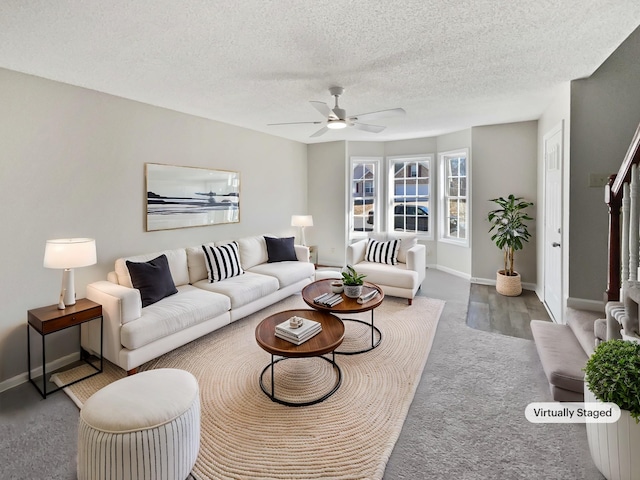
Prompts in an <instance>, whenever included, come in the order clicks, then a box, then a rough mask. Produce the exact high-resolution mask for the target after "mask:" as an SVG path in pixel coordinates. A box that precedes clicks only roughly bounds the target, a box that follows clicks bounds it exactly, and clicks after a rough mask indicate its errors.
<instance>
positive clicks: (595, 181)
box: [589, 173, 610, 188]
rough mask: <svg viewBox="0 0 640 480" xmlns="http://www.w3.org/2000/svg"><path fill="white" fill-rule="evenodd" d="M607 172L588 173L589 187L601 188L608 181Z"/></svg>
mask: <svg viewBox="0 0 640 480" xmlns="http://www.w3.org/2000/svg"><path fill="white" fill-rule="evenodd" d="M609 176H610V174H608V173H590V174H589V187H595V188H602V187H604V186H605V185H606V184H607V183H609Z"/></svg>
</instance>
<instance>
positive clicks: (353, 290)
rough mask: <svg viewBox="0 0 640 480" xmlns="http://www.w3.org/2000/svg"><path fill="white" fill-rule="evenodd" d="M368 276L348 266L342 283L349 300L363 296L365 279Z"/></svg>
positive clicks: (343, 274)
mask: <svg viewBox="0 0 640 480" xmlns="http://www.w3.org/2000/svg"><path fill="white" fill-rule="evenodd" d="M364 277H366V275H363V274H360V273H358V272H356V271H355V269H354V268H353V267H352V266H351V265H347V268H346V271H343V272H342V283H343V285H344V294H345V295H346V296H347V297H349V298H358V297H359V296H360V295H362V284H363V283H364V280H363V278H364Z"/></svg>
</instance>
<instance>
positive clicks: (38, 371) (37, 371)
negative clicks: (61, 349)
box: [0, 352, 80, 393]
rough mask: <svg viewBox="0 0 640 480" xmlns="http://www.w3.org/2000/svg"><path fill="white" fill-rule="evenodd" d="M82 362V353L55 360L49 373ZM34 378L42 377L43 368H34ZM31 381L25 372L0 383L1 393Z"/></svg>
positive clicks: (50, 365) (50, 363)
mask: <svg viewBox="0 0 640 480" xmlns="http://www.w3.org/2000/svg"><path fill="white" fill-rule="evenodd" d="M78 360H80V352H76V353H72V354H70V355H66V356H64V357H61V358H58V359H56V360H53V361H52V362H49V363H47V372H53V371H54V370H57V369H58V368H62V367H64V366H66V365H69V364H70V363H73V362H77V361H78ZM31 375H32V376H33V377H39V376H40V375H42V367H38V368H34V369H33V371H32V372H31ZM28 381H29V373H28V372H24V373H21V374H19V375H16V376H15V377H11V378H8V379H6V380H4V381H2V382H0V393H2V392H4V391H6V390H9V389H10V388H14V387H17V386H18V385H22V384H23V383H26V382H28Z"/></svg>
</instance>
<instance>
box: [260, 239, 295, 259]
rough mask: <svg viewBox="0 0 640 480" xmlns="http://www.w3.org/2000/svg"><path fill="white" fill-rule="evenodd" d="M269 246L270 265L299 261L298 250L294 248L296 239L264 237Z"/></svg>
mask: <svg viewBox="0 0 640 480" xmlns="http://www.w3.org/2000/svg"><path fill="white" fill-rule="evenodd" d="M264 241H265V242H266V244H267V255H268V257H269V260H268V263H274V262H295V261H297V260H298V256H297V255H296V249H295V247H294V246H293V242H294V238H293V237H287V238H274V237H264Z"/></svg>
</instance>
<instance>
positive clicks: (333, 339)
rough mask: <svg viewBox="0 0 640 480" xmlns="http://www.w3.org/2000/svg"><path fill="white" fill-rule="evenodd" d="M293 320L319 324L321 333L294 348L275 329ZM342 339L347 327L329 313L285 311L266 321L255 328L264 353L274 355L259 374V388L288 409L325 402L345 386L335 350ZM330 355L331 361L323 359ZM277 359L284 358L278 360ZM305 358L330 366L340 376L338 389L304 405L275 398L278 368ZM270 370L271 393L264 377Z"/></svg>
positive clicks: (335, 388)
mask: <svg viewBox="0 0 640 480" xmlns="http://www.w3.org/2000/svg"><path fill="white" fill-rule="evenodd" d="M293 316H297V317H302V318H306V319H309V320H314V321H316V322H320V324H321V325H322V331H321V332H320V333H318V334H317V335H315V336H313V337H311V338H310V339H309V340H307V341H306V342H304V343H302V344H300V345H295V344H293V343H291V342H288V341H286V340H283V339H281V338H278V337H276V335H275V331H276V325H279V324H281V323H282V322H284V321H287V320H289V318H291V317H293ZM343 338H344V324H343V323H342V321H341V320H340V319H339V318H338V317H336V316H335V315H332V314H331V313H328V312H320V311H317V310H286V311H284V312H280V313H276V314H274V315H271V316H269V317H267V318H265V319H264V320H262V322H260V323H259V324H258V326H257V327H256V341H257V342H258V345H260V347H261V348H262V349H263V350H265V351H266V352H268V353H270V354H271V363H270V364H268V365H267V366H266V367H264V369H263V370H262V372H261V373H260V388H261V389H262V391H263V392H264V393H265V394H266V395H267V396H268V397H269V398H270V399H271V400H272V401H274V402H277V403H280V404H282V405H287V406H289V407H304V406H307V405H314V404H316V403H320V402H323V401H324V400H326V399H327V398H329V397H330V396H331V395H333V394H334V393H335V392H336V391H337V390H338V388H339V387H340V385H341V384H342V370H340V367H339V366H338V364H337V363H336V356H335V349H336V348H338V346H339V345H340V344H341V343H342V340H343ZM327 353H331V358H327V357H324V356H323V355H325V354H327ZM276 356H278V357H281V358H278V359H276V358H275V357H276ZM305 357H319V358H322V359H323V360H325V361H327V362H329V363H330V364H331V365H332V366H333V368H334V369H335V370H336V373H337V380H336V383H335V385H334V386H333V387H332V389H331V390H330V391H329V392H328V393H325V394H324V395H322V396H321V397H319V398H315V399H313V400H308V401H304V402H291V401H288V400H283V399H281V398H278V397H276V394H275V381H274V377H275V376H274V366H275V364H276V363H278V362H281V361H283V360H288V359H291V358H305ZM269 369H271V392H269V391H268V390H267V387H266V386H265V384H264V381H263V378H264V374H265V373H266V371H267V370H269Z"/></svg>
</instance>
